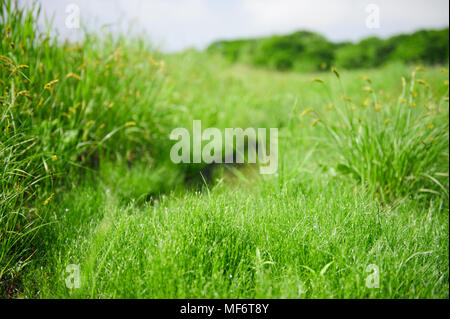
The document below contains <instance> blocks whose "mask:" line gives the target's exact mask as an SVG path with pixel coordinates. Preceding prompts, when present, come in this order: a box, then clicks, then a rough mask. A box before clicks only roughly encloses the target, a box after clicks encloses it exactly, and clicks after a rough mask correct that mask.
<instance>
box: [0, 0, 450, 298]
mask: <svg viewBox="0 0 450 319" xmlns="http://www.w3.org/2000/svg"><path fill="white" fill-rule="evenodd" d="M0 4H1V10H0V12H1V16H0V19H1V20H0V36H1V39H0V90H1V91H0V92H1V96H0V161H1V163H2V166H1V167H0V190H1V193H0V296H1V297H37V298H48V297H63V298H70V297H80V298H89V297H93V298H99V297H108V298H114V297H128V298H131V297H138V298H142V297H150V298H157V297H166V298H172V297H186V298H187V297H189V298H192V297H211V298H217V297H230V298H231V297H235V298H240V297H268V298H272V297H273V298H279V297H291V298H315V297H324V298H345V297H356V298H364V297H372V298H377V297H385V298H416V297H421V298H429V297H436V298H448V291H449V290H448V289H449V286H448V283H449V262H448V261H449V245H448V244H449V215H448V209H449V194H448V193H449V192H448V190H449V181H448V172H449V165H448V156H449V153H448V148H449V135H448V132H449V120H448V115H449V108H448V92H449V91H448V71H447V68H448V66H447V65H442V66H433V67H430V68H428V69H425V68H423V67H421V66H410V65H405V64H404V63H392V64H390V65H389V66H384V67H380V68H379V69H375V70H371V71H370V72H369V73H366V71H364V70H354V71H349V72H341V73H339V71H338V70H336V69H335V68H333V69H332V71H333V72H328V73H320V74H306V75H305V74H296V73H293V72H284V73H281V72H275V71H270V70H260V69H254V68H251V67H247V66H244V65H232V64H230V62H229V61H227V60H226V59H223V58H221V57H218V56H214V55H213V56H211V55H207V54H205V53H201V52H184V53H180V54H174V55H162V54H161V53H158V52H157V51H155V50H154V49H153V48H152V47H151V46H150V45H149V44H148V43H147V42H146V40H145V39H143V38H130V37H122V36H119V37H117V36H116V37H113V36H112V35H110V34H97V35H94V34H87V35H86V37H85V39H84V40H83V41H81V42H80V43H62V42H60V41H58V39H56V38H50V37H49V34H48V33H46V32H42V31H41V30H39V29H38V27H37V25H36V21H37V19H38V14H39V10H38V9H37V8H35V9H33V10H31V11H30V10H19V9H17V8H16V7H13V6H12V4H11V2H10V1H0ZM447 32H448V31H447ZM307 43H309V45H308V46H311V47H310V48H308V49H305V50H304V51H302V52H303V53H302V54H303V56H305V57H307V58H308V59H309V60H310V61H313V58H317V56H320V58H317V60H314V62H313V64H315V63H322V61H323V59H331V60H329V61H328V60H327V61H328V62H327V63H331V62H332V61H333V57H332V56H331V57H330V56H329V55H328V54H327V52H328V51H327V50H328V45H327V44H326V42H325V41H324V40H323V38H321V37H320V36H316V35H312V34H310V35H308V40H307V41H306V42H305V41H304V40H302V41H298V43H296V44H295V42H294V43H293V44H292V45H293V46H296V47H298V48H300V47H304V46H306V44H307ZM321 43H322V44H323V46H322V44H321ZM316 44H317V45H316ZM285 45H286V52H288V51H289V50H292V49H288V47H290V46H291V43H290V42H289V41H288V42H285ZM275 47H276V46H275ZM272 49H273V47H271V45H269V44H267V45H266V50H272ZM411 50H412V49H411ZM403 51H405V52H410V51H409V50H406V49H403ZM291 52H294V51H291ZM399 52H402V50H400V51H399ZM411 52H412V51H411ZM399 54H400V53H399ZM404 54H406V53H404ZM446 54H447V58H448V51H447V53H446ZM255 56H256V55H255ZM426 56H427V57H428V55H426ZM444 57H445V56H441V55H439V56H438V57H437V58H436V59H437V60H436V61H435V62H434V63H438V62H441V61H443V60H442V59H444ZM259 58H260V59H264V55H260V56H259ZM280 60H282V59H281V58H280ZM285 61H289V59H285ZM411 61H412V60H411ZM411 61H408V62H411ZM260 63H262V62H261V61H260ZM283 63H284V62H283ZM194 119H199V120H202V125H203V127H217V128H219V129H223V128H225V127H242V128H245V127H262V128H268V127H277V128H279V133H280V134H279V135H280V139H279V154H280V159H279V170H278V173H277V174H275V175H271V176H260V175H258V174H257V169H256V168H255V167H254V166H252V165H241V166H226V165H214V166H207V165H205V164H201V165H188V164H186V165H175V164H173V163H172V162H171V161H170V158H169V155H168V154H169V151H170V147H171V145H172V141H170V140H169V138H168V137H169V133H170V132H171V130H172V129H173V128H175V127H186V128H188V129H190V128H191V127H192V120H194ZM200 173H202V174H200ZM199 183H200V185H199ZM71 264H76V265H79V266H80V268H81V276H82V277H81V287H80V288H74V289H69V288H67V286H66V282H65V278H66V277H67V275H68V274H67V273H66V269H67V266H68V265H71ZM370 265H377V267H379V270H380V288H379V289H378V288H375V289H374V288H369V287H367V286H366V278H367V276H368V275H369V274H370V272H368V270H367V269H368V267H369V269H371V268H370Z"/></svg>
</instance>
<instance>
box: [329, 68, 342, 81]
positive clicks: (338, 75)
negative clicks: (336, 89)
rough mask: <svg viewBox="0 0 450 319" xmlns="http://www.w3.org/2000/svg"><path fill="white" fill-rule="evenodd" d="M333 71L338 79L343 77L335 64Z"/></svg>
mask: <svg viewBox="0 0 450 319" xmlns="http://www.w3.org/2000/svg"><path fill="white" fill-rule="evenodd" d="M331 72H333V73H334V74H335V75H336V77H337V78H338V79H340V78H341V75H340V74H339V72H338V70H336V68H335V67H334V66H332V67H331Z"/></svg>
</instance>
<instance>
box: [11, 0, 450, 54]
mask: <svg viewBox="0 0 450 319" xmlns="http://www.w3.org/2000/svg"><path fill="white" fill-rule="evenodd" d="M19 2H20V3H21V4H29V3H31V2H32V0H21V1H19ZM38 2H39V3H40V4H41V5H42V8H43V11H44V13H45V15H46V16H53V19H54V20H53V23H54V28H55V30H57V32H58V33H59V34H60V35H62V36H64V37H69V38H76V37H77V35H79V34H80V30H77V29H69V28H67V27H66V20H67V17H68V15H69V14H70V12H69V13H66V9H67V6H68V5H69V4H76V5H77V6H78V8H79V10H80V16H81V23H82V24H83V25H85V26H87V27H88V28H89V29H94V30H96V29H99V28H100V27H101V26H103V25H110V24H112V25H114V26H115V27H116V28H118V29H120V30H122V31H123V32H126V31H127V30H128V28H129V27H130V26H133V28H134V30H135V31H137V30H138V29H139V28H140V29H143V30H145V31H146V33H147V34H148V35H149V36H150V37H151V39H152V40H153V41H154V42H156V44H158V45H160V46H161V48H162V49H164V50H166V51H177V50H181V49H184V48H187V47H197V48H204V47H205V46H206V45H208V44H209V43H211V42H213V41H215V40H218V39H235V38H245V37H254V36H262V35H270V34H283V33H288V32H291V31H295V30H311V31H316V32H319V33H321V34H323V35H324V36H326V37H327V38H328V39H330V40H332V41H344V40H345V41H346V40H351V41H355V40H359V39H361V38H363V37H366V36H370V35H377V36H380V37H386V36H390V35H393V34H398V33H402V32H412V31H415V30H417V29H420V28H442V27H447V26H448V23H449V22H448V21H449V14H448V11H449V2H448V0H41V1H38ZM369 4H376V5H378V7H379V10H380V12H379V28H368V27H367V26H366V20H367V18H368V16H369V14H370V13H368V12H366V8H367V5H369ZM72 12H73V11H72ZM372 13H373V11H372Z"/></svg>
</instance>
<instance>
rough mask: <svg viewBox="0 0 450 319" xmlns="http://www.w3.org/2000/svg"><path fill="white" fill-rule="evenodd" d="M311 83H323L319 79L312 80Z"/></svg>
mask: <svg viewBox="0 0 450 319" xmlns="http://www.w3.org/2000/svg"><path fill="white" fill-rule="evenodd" d="M311 82H317V83H323V81H322V80H321V79H319V78H314V79H312V80H311Z"/></svg>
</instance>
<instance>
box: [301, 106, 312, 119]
mask: <svg viewBox="0 0 450 319" xmlns="http://www.w3.org/2000/svg"><path fill="white" fill-rule="evenodd" d="M311 112H314V109H312V108H309V109H306V110H304V111H303V112H302V114H301V115H300V116H301V117H304V116H305V115H306V114H308V113H311Z"/></svg>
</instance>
